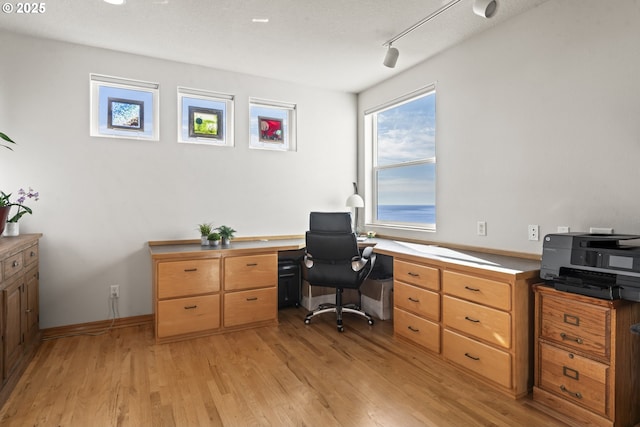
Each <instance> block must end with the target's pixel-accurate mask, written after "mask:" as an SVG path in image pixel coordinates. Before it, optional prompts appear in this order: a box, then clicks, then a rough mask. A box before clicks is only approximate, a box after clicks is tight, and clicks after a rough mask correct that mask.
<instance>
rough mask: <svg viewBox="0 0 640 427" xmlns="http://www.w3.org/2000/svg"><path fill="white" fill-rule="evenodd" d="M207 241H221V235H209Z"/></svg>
mask: <svg viewBox="0 0 640 427" xmlns="http://www.w3.org/2000/svg"><path fill="white" fill-rule="evenodd" d="M207 240H209V241H211V242H215V241H218V240H220V235H219V234H218V233H209V234H208V235H207Z"/></svg>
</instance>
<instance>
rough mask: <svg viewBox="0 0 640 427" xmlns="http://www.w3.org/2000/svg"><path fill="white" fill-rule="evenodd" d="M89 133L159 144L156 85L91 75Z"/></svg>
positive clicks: (157, 93) (157, 85) (157, 86)
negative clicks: (157, 142)
mask: <svg viewBox="0 0 640 427" xmlns="http://www.w3.org/2000/svg"><path fill="white" fill-rule="evenodd" d="M89 82H90V124H89V126H90V130H89V134H90V135H91V136H95V137H103V138H123V139H138V140H151V141H158V140H159V139H160V124H159V123H160V121H159V117H158V115H159V91H158V88H159V84H158V83H153V82H146V81H141V80H132V79H126V78H122V77H113V76H106V75H101V74H90V75H89Z"/></svg>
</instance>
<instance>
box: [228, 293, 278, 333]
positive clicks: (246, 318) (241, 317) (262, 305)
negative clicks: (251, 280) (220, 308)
mask: <svg viewBox="0 0 640 427" xmlns="http://www.w3.org/2000/svg"><path fill="white" fill-rule="evenodd" d="M277 317H278V288H275V287H272V288H265V289H254V290H251V291H241V292H231V293H226V294H225V295H224V326H226V327H228V326H238V325H244V324H247V323H254V322H262V321H266V320H276V319H277Z"/></svg>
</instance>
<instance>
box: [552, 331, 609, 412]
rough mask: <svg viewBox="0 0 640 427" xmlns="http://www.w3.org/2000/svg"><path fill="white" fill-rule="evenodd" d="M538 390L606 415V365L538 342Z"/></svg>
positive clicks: (607, 380)
mask: <svg viewBox="0 0 640 427" xmlns="http://www.w3.org/2000/svg"><path fill="white" fill-rule="evenodd" d="M539 357H540V359H539V360H540V382H539V384H540V387H541V388H543V389H545V390H547V391H549V392H551V393H553V394H556V395H558V396H560V397H562V398H564V399H568V400H570V401H571V402H574V403H576V404H578V405H581V406H584V407H586V408H587V409H590V410H592V411H594V412H597V413H599V414H600V415H603V416H607V415H608V414H607V408H608V407H609V406H610V405H609V402H607V396H608V393H607V384H608V383H609V375H610V372H609V366H608V365H605V364H603V363H599V362H596V361H595V360H591V359H587V358H585V357H582V356H579V355H577V354H574V353H571V352H568V351H565V350H563V349H560V348H557V347H554V346H552V345H548V344H545V343H540V355H539Z"/></svg>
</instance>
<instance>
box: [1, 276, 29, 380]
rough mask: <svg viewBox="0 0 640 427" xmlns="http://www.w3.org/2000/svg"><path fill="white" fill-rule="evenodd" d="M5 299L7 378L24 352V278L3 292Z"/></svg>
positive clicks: (5, 374)
mask: <svg viewBox="0 0 640 427" xmlns="http://www.w3.org/2000/svg"><path fill="white" fill-rule="evenodd" d="M2 293H3V299H4V314H5V317H4V318H5V324H4V328H5V329H4V377H5V378H7V377H8V376H9V374H10V373H11V371H12V370H13V368H14V367H15V364H16V362H18V360H19V359H20V356H21V355H22V353H23V350H24V334H23V330H22V325H24V324H25V323H26V301H25V298H24V278H23V277H19V278H18V279H17V280H15V281H13V282H12V283H11V284H9V285H7V287H6V288H5V289H4V290H3V291H2Z"/></svg>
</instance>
